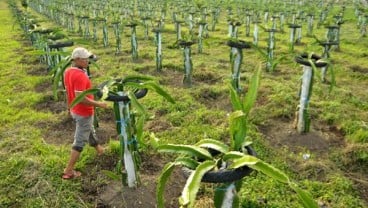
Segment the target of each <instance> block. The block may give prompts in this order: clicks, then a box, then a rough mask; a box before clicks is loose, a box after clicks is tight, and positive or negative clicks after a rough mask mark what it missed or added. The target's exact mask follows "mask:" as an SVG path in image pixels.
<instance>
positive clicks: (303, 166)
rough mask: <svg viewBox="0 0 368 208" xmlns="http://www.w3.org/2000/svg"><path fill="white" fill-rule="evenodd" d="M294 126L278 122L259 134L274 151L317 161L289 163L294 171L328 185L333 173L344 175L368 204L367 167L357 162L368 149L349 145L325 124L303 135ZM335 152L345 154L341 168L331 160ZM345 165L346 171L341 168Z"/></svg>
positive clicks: (340, 161) (339, 162) (319, 124)
mask: <svg viewBox="0 0 368 208" xmlns="http://www.w3.org/2000/svg"><path fill="white" fill-rule="evenodd" d="M292 123H293V121H292V120H291V119H286V118H276V119H273V120H271V121H269V122H268V124H267V125H263V126H260V127H259V130H260V132H261V133H263V134H264V136H265V138H266V140H267V142H268V143H269V144H270V146H272V147H274V149H281V148H286V149H287V150H289V151H290V152H293V153H294V154H301V155H302V156H305V154H309V155H310V156H311V157H314V160H308V158H306V159H305V160H292V161H287V162H288V163H289V166H290V167H291V168H292V169H293V170H294V171H296V172H299V173H301V174H302V175H303V177H306V178H308V179H313V180H319V181H324V180H325V179H326V178H325V176H326V175H327V174H328V173H329V172H331V171H343V172H344V173H345V175H346V177H348V178H350V179H351V181H352V182H353V183H354V187H355V188H356V190H357V191H358V192H359V193H360V195H361V197H362V199H363V200H365V201H366V203H367V204H368V201H367V199H368V181H367V180H366V179H367V178H368V174H367V173H366V171H364V169H365V168H367V164H366V163H364V162H362V161H359V160H354V158H356V157H355V156H354V154H355V153H356V152H358V151H362V149H365V150H366V149H367V147H366V146H367V145H364V144H363V145H353V146H351V145H347V144H346V142H345V138H344V135H343V133H342V132H341V131H340V130H338V128H336V127H335V126H329V125H327V124H324V123H315V124H314V126H313V123H312V126H311V128H312V129H311V131H310V132H309V133H306V134H299V133H297V131H296V129H294V128H293V125H292ZM334 151H335V152H336V151H338V152H341V155H340V157H339V158H340V160H339V161H338V164H337V163H336V162H335V161H331V159H330V157H329V156H330V154H331V153H332V152H334ZM341 164H342V165H343V167H338V166H339V165H341ZM365 170H366V169H365Z"/></svg>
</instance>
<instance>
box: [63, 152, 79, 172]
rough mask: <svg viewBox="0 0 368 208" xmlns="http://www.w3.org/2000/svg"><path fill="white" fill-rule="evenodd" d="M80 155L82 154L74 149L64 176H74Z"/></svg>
mask: <svg viewBox="0 0 368 208" xmlns="http://www.w3.org/2000/svg"><path fill="white" fill-rule="evenodd" d="M79 155H80V152H78V151H77V150H74V149H72V151H71V152H70V159H69V162H68V165H67V166H66V168H65V169H64V174H69V175H72V174H73V171H74V166H75V164H76V163H77V161H78V159H79Z"/></svg>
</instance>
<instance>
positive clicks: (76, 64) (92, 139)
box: [62, 47, 108, 179]
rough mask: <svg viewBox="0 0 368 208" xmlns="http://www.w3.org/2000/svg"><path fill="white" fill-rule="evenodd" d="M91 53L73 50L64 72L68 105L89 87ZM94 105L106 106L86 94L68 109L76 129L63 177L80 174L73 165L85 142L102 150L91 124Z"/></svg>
mask: <svg viewBox="0 0 368 208" xmlns="http://www.w3.org/2000/svg"><path fill="white" fill-rule="evenodd" d="M92 55H93V54H92V53H91V52H89V51H88V50H87V49H85V48H81V47H78V48H75V49H74V50H73V53H72V57H71V58H72V60H73V64H72V67H70V68H68V69H67V70H66V71H65V73H64V84H65V89H66V93H67V100H68V105H70V104H71V102H72V101H73V100H74V98H75V97H77V96H78V95H79V94H80V93H82V92H83V91H85V90H88V89H90V88H91V81H90V79H89V77H88V75H87V71H86V68H87V67H88V64H89V58H90V57H91V56H92ZM94 107H100V108H107V107H108V106H107V104H106V103H104V102H99V101H95V100H94V99H93V95H87V96H86V97H85V98H84V99H83V100H82V101H81V102H80V103H78V104H77V105H75V106H74V107H73V108H72V109H70V114H71V116H72V117H73V119H74V120H75V121H76V130H75V134H74V142H73V145H72V150H71V154H70V159H69V162H68V164H67V166H66V168H65V169H64V173H63V176H62V178H63V179H72V178H75V177H78V176H80V175H81V173H80V172H79V171H76V170H74V166H75V164H76V162H77V160H78V158H79V156H80V153H81V152H82V150H83V147H84V145H85V144H86V143H87V142H88V143H89V144H90V145H91V146H92V147H94V148H95V149H96V151H97V153H98V154H99V155H101V154H102V153H103V151H104V149H103V147H102V146H101V145H100V144H99V143H98V139H97V137H96V133H95V129H94V126H93V114H94Z"/></svg>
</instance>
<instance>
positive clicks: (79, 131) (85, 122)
mask: <svg viewBox="0 0 368 208" xmlns="http://www.w3.org/2000/svg"><path fill="white" fill-rule="evenodd" d="M71 115H72V117H73V119H74V120H75V122H76V125H75V126H76V128H75V134H74V142H73V149H75V150H77V151H79V152H81V151H82V150H83V147H84V145H85V144H86V143H87V142H88V143H89V145H91V146H92V147H95V146H97V145H98V139H97V136H96V131H95V128H94V126H93V116H88V117H84V116H79V115H77V114H74V113H71Z"/></svg>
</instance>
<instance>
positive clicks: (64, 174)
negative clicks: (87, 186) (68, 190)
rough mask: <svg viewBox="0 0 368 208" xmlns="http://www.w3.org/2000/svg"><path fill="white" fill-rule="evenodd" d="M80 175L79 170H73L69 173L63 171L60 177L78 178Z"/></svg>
mask: <svg viewBox="0 0 368 208" xmlns="http://www.w3.org/2000/svg"><path fill="white" fill-rule="evenodd" d="M81 175H82V173H81V172H79V171H76V170H73V171H72V172H71V173H63V176H62V179H66V180H68V179H73V178H78V177H80V176H81Z"/></svg>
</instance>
